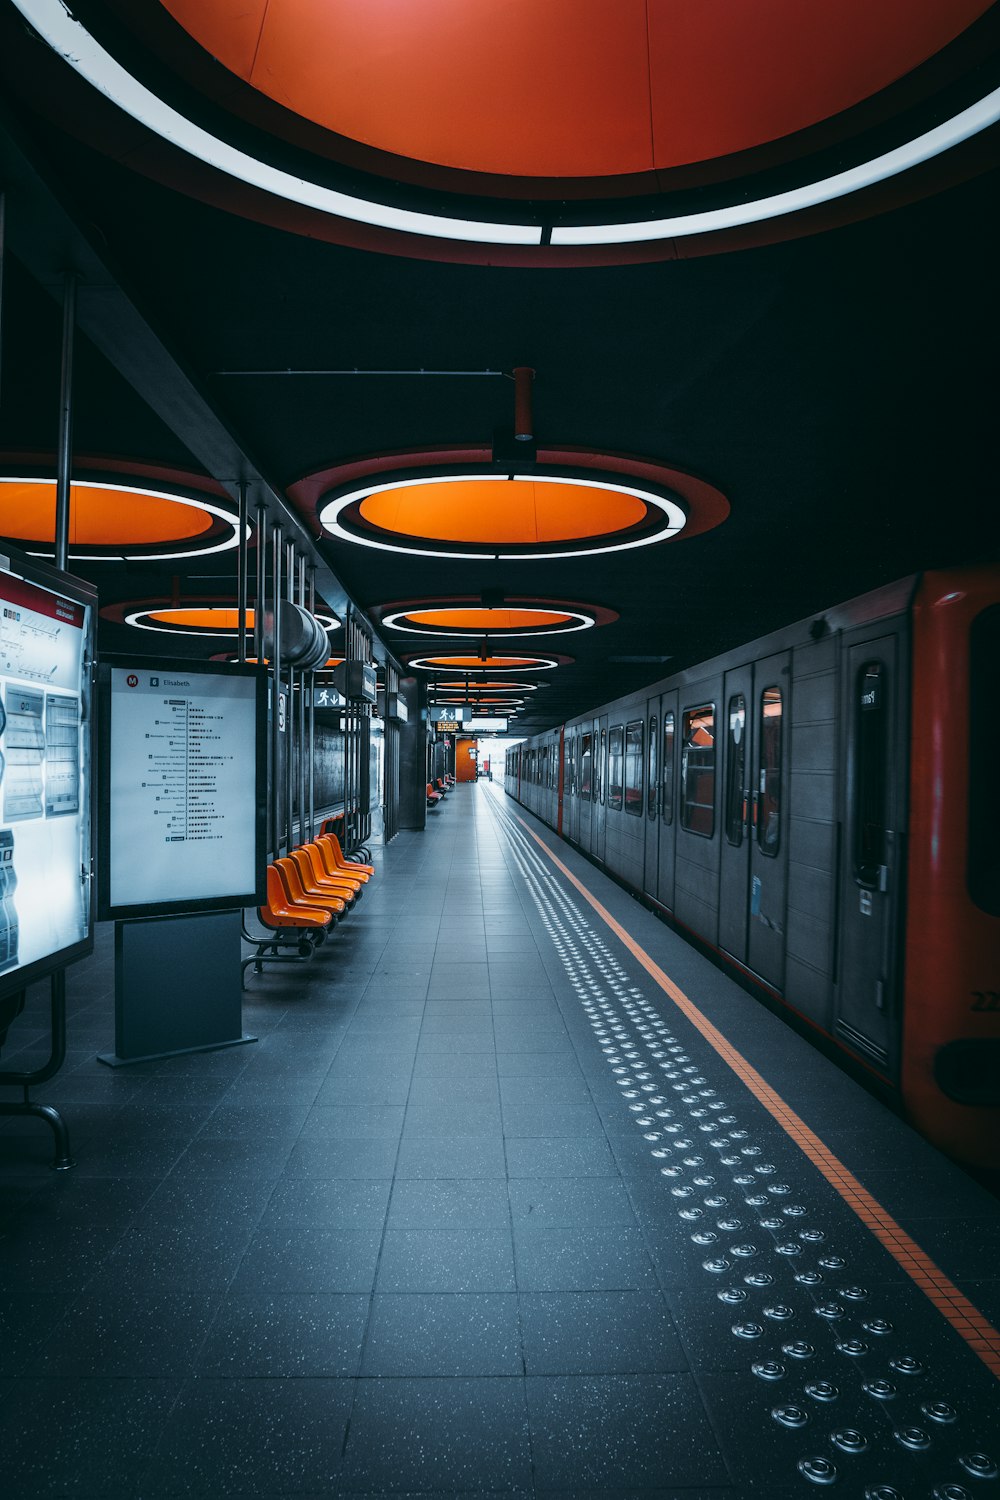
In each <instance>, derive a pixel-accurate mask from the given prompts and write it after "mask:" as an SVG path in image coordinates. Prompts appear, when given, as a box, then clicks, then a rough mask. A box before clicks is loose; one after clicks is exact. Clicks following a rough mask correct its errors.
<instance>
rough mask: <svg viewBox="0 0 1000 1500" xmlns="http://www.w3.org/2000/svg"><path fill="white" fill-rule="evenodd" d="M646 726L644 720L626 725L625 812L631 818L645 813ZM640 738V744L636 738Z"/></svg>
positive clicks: (637, 720)
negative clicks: (643, 779) (643, 773)
mask: <svg viewBox="0 0 1000 1500" xmlns="http://www.w3.org/2000/svg"><path fill="white" fill-rule="evenodd" d="M645 727H646V726H645V724H644V723H643V721H642V719H632V720H630V721H629V723H627V724H626V725H625V751H624V772H625V774H624V788H625V811H626V813H627V814H628V815H629V817H630V818H641V817H642V813H643V782H642V771H643V759H644V754H643V752H644V746H645ZM637 736H638V742H637V740H636V737H637ZM633 778H637V779H633Z"/></svg>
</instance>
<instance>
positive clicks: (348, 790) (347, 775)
mask: <svg viewBox="0 0 1000 1500" xmlns="http://www.w3.org/2000/svg"><path fill="white" fill-rule="evenodd" d="M344 646H345V649H346V653H347V654H346V656H345V658H344V659H345V661H347V663H348V665H349V664H350V663H351V662H352V661H353V660H354V611H353V610H352V609H351V607H350V605H348V607H347V630H346V632H345V636H344ZM350 675H351V674H350V672H349V671H348V673H347V676H348V678H350ZM353 782H354V713H353V711H352V708H351V700H350V698H348V700H347V702H346V704H345V705H344V852H345V853H347V852H349V851H350V850H351V849H353V848H354V845H353V844H352V843H351V816H352V809H353V806H354V786H353Z"/></svg>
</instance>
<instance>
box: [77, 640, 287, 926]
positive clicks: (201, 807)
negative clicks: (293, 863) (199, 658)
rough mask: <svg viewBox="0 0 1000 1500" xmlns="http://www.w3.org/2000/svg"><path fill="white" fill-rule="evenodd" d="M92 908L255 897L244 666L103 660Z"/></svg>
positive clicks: (260, 706) (259, 825)
mask: <svg viewBox="0 0 1000 1500" xmlns="http://www.w3.org/2000/svg"><path fill="white" fill-rule="evenodd" d="M98 682H99V685H100V694H101V746H102V756H101V760H102V776H101V790H102V796H101V818H100V837H99V844H98V849H99V865H98V875H99V882H98V892H99V910H100V914H101V916H102V917H105V916H106V917H113V918H116V919H117V918H124V917H129V916H132V917H139V916H154V915H163V916H166V915H176V914H179V913H182V912H192V911H208V910H213V911H218V910H223V909H225V908H227V907H236V906H251V905H255V904H257V903H258V902H259V901H262V900H263V897H264V848H263V841H264V811H265V800H264V799H265V797H266V762H265V743H266V741H265V729H266V723H265V719H266V690H265V686H264V680H263V677H262V675H261V673H260V672H259V671H258V669H257V668H255V667H239V666H234V665H231V664H215V663H207V662H191V661H184V660H180V661H178V660H173V661H162V660H159V661H158V660H155V659H144V660H142V661H138V660H135V659H130V660H124V659H123V660H117V659H114V660H112V659H110V658H108V659H103V660H102V661H101V664H100V672H99V677H98Z"/></svg>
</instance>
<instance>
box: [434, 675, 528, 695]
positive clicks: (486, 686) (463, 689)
mask: <svg viewBox="0 0 1000 1500" xmlns="http://www.w3.org/2000/svg"><path fill="white" fill-rule="evenodd" d="M435 686H436V688H437V689H438V690H439V691H445V690H447V689H454V690H455V691H457V692H460V693H492V692H497V691H498V690H502V691H503V692H505V693H509V692H510V691H511V690H512V689H514V688H516V689H517V691H518V692H524V693H537V691H538V683H537V682H502V681H501V682H477V681H476V680H475V679H474V678H473V679H472V680H470V681H468V682H439V683H436V684H435Z"/></svg>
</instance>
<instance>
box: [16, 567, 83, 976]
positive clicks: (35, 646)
mask: <svg viewBox="0 0 1000 1500" xmlns="http://www.w3.org/2000/svg"><path fill="white" fill-rule="evenodd" d="M86 627H87V611H86V608H85V607H84V606H83V605H81V604H77V603H75V602H74V601H72V600H70V599H67V598H65V597H63V596H62V595H61V594H57V593H54V592H50V591H49V590H48V589H45V588H40V587H38V586H37V585H35V584H33V583H29V582H27V581H26V580H25V579H23V578H17V577H15V576H14V575H13V574H11V573H7V572H2V571H0V974H9V973H12V972H13V971H16V970H18V969H22V968H25V967H26V966H27V965H29V964H33V963H36V962H38V961H40V960H44V959H46V958H48V957H49V956H50V955H52V954H55V953H59V952H60V951H61V950H63V949H65V948H69V947H72V946H73V945H74V944H76V943H80V942H82V941H83V940H84V939H85V938H86V937H87V935H88V933H89V930H90V885H89V880H90V813H89V797H88V796H87V786H86V781H85V777H86V775H87V772H88V767H87V765H86V759H87V736H86V735H85V734H84V729H83V674H84V671H85V669H86V642H87V628H86Z"/></svg>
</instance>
